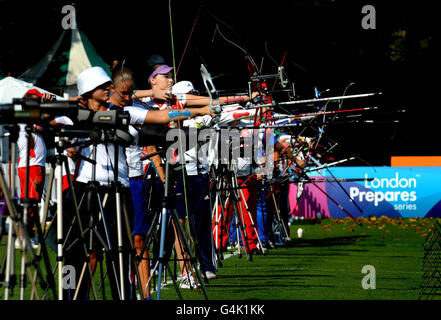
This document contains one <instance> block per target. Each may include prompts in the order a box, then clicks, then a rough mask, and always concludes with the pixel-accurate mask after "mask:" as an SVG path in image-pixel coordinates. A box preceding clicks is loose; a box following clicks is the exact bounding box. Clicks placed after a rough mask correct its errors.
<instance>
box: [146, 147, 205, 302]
mask: <svg viewBox="0 0 441 320" xmlns="http://www.w3.org/2000/svg"><path fill="white" fill-rule="evenodd" d="M151 156H152V155H151ZM170 170H171V169H170V164H169V162H168V161H165V184H164V195H163V200H162V208H161V213H160V214H159V212H157V213H156V215H155V217H154V218H153V224H152V228H151V229H150V230H149V231H148V233H147V236H146V241H145V242H144V246H143V248H142V250H141V254H140V255H139V256H140V257H142V254H143V252H144V250H145V249H146V247H147V246H148V245H149V244H150V243H151V242H152V239H153V237H155V232H154V230H155V224H156V223H159V229H160V237H159V254H158V259H157V263H156V265H155V267H154V269H153V271H152V273H154V272H155V271H156V269H158V284H157V300H160V297H161V279H162V273H163V269H164V267H166V268H167V271H168V272H169V274H170V276H171V278H172V280H173V285H174V287H175V289H176V291H177V293H178V296H179V298H180V299H182V296H181V294H180V291H179V288H178V286H177V284H176V280H175V277H174V276H173V273H172V271H171V269H170V266H169V265H168V262H169V258H168V257H166V254H165V240H166V234H167V228H169V226H170V224H173V225H174V226H175V228H176V233H177V237H178V239H179V242H180V246H181V247H182V248H183V249H184V251H185V252H186V253H187V254H188V256H189V257H188V259H187V261H189V263H190V269H191V271H192V273H193V274H195V275H196V277H197V283H196V287H198V284H200V286H201V288H202V291H203V293H204V296H205V298H206V299H208V296H207V293H206V291H205V287H204V285H203V283H202V279H201V276H200V273H199V270H198V269H197V267H196V266H195V258H194V254H193V252H192V250H191V248H190V245H189V242H188V240H187V237H186V233H185V230H184V228H183V227H182V225H181V222H180V221H179V217H178V215H177V213H176V211H175V210H170V208H171V206H170V201H171V199H170V186H171V185H172V184H173V181H174V180H173V177H172V176H171V172H170ZM156 239H157V237H156ZM151 279H152V278H150V279H149V282H150V281H151ZM147 285H148V284H147Z"/></svg>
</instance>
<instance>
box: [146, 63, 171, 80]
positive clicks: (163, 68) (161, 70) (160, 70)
mask: <svg viewBox="0 0 441 320" xmlns="http://www.w3.org/2000/svg"><path fill="white" fill-rule="evenodd" d="M172 70H173V67H169V66H168V65H166V64H163V65H161V66H160V67H158V68H157V69H156V70H155V71H153V72H152V74H151V75H150V77H149V83H150V80H152V78H153V77H155V76H156V75H158V74H167V73H169V72H170V71H172Z"/></svg>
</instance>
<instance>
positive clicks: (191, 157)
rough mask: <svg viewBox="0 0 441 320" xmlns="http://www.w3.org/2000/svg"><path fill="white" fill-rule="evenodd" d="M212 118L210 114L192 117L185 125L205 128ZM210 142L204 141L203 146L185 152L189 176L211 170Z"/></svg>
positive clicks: (185, 121)
mask: <svg viewBox="0 0 441 320" xmlns="http://www.w3.org/2000/svg"><path fill="white" fill-rule="evenodd" d="M211 121H212V118H211V116H210V115H205V116H199V117H195V118H192V119H187V120H184V122H183V126H184V127H190V128H196V129H200V128H204V127H208V126H210V124H211ZM208 147H209V144H208V143H204V144H203V145H202V146H200V147H199V146H196V147H194V148H191V149H190V150H188V151H186V152H185V154H184V159H185V162H186V164H185V169H186V171H187V174H188V175H189V176H196V175H198V168H199V173H201V174H206V173H208V171H209V170H210V165H209V163H208Z"/></svg>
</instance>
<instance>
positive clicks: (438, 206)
mask: <svg viewBox="0 0 441 320" xmlns="http://www.w3.org/2000/svg"><path fill="white" fill-rule="evenodd" d="M329 170H330V171H331V173H332V175H333V176H334V177H335V178H337V179H366V180H365V181H350V182H340V184H341V186H342V187H343V188H344V189H345V190H346V191H347V194H346V193H345V192H344V191H343V190H342V189H341V187H340V186H339V185H338V184H337V182H317V183H316V184H317V186H318V187H319V188H321V189H323V190H324V191H325V192H326V193H327V195H328V196H329V197H331V198H332V199H334V200H335V201H336V202H337V203H338V204H340V205H341V206H342V207H343V208H345V209H346V210H347V211H349V212H350V213H351V214H352V215H353V216H370V215H372V216H387V217H405V218H416V217H419V218H422V217H440V216H441V167H335V168H329ZM331 173H330V172H329V171H328V170H327V169H324V170H322V171H321V172H319V174H320V176H318V175H317V176H315V178H317V179H320V178H326V179H333V178H334V177H332V175H331ZM368 179H373V180H368ZM290 188H291V190H290V207H291V211H294V212H293V214H294V215H295V216H304V217H305V218H315V217H317V214H320V216H321V217H323V218H325V217H332V218H345V217H347V215H346V213H345V212H344V211H343V210H341V208H339V207H338V206H337V205H336V204H335V203H334V202H333V201H332V200H330V199H329V197H328V196H327V195H325V194H324V193H323V192H321V191H320V190H319V189H318V188H317V187H316V186H314V185H313V184H311V183H305V184H304V185H303V192H300V191H301V189H300V190H299V189H298V187H297V186H296V185H295V184H291V186H290ZM348 195H349V196H350V197H351V198H352V199H353V201H354V202H355V203H356V204H357V205H358V206H359V208H360V209H361V210H362V212H363V215H362V214H361V212H360V210H359V209H358V208H357V207H356V206H355V205H354V203H353V202H352V201H351V199H350V197H349V196H348Z"/></svg>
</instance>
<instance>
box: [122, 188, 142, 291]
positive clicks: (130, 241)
mask: <svg viewBox="0 0 441 320" xmlns="http://www.w3.org/2000/svg"><path fill="white" fill-rule="evenodd" d="M123 199H124V200H125V201H127V198H126V197H125V196H124V195H123ZM131 200H132V199H130V200H129V201H131ZM125 201H123V205H122V209H123V213H124V222H125V226H126V234H127V236H128V240H129V245H130V252H131V253H134V254H131V255H130V257H131V259H130V260H131V263H132V265H133V268H134V270H135V276H136V279H137V282H138V283H139V285H140V286H142V282H141V276H140V273H139V268H138V264H137V263H136V257H135V254H136V252H135V249H134V245H133V239H132V230H131V229H130V221H129V214H128V212H127V206H126V205H125ZM141 257H142V256H141ZM139 294H140V296H141V299H144V290H140V293H139Z"/></svg>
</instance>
